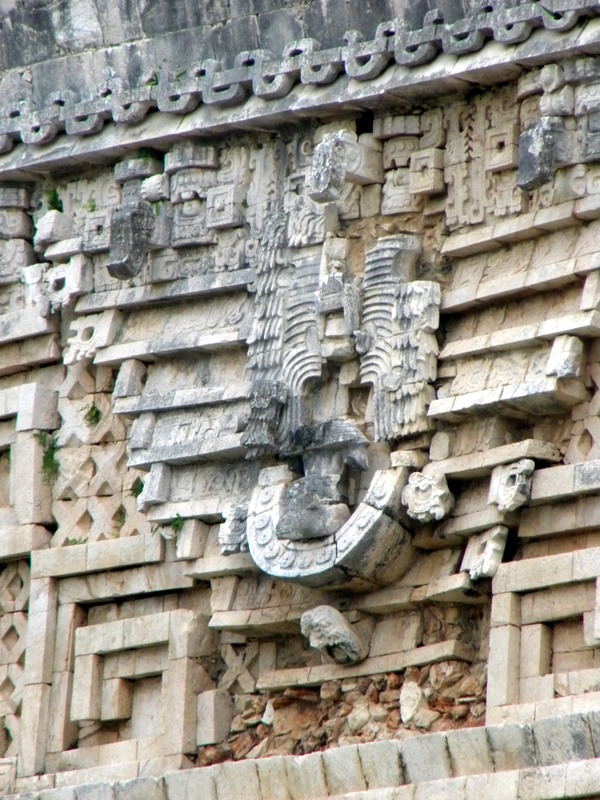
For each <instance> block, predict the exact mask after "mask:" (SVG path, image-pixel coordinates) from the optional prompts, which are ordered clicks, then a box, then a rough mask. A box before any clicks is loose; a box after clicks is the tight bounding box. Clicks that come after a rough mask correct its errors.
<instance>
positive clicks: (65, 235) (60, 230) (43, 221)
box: [10, 211, 75, 253]
mask: <svg viewBox="0 0 600 800" xmlns="http://www.w3.org/2000/svg"><path fill="white" fill-rule="evenodd" d="M29 224H30V223H29V222H28V227H29ZM74 235H75V230H74V228H73V223H72V221H71V220H70V219H69V217H68V216H67V215H66V214H63V212H62V211H48V212H47V213H46V214H44V216H43V217H40V219H39V220H38V222H37V226H36V231H35V236H34V239H33V246H34V249H35V251H36V252H37V253H42V252H43V251H44V250H45V249H46V247H47V246H48V245H49V244H52V243H53V242H60V241H61V239H71V238H72V237H73V236H74ZM10 238H12V237H10Z"/></svg>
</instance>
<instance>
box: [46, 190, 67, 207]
mask: <svg viewBox="0 0 600 800" xmlns="http://www.w3.org/2000/svg"><path fill="white" fill-rule="evenodd" d="M44 201H45V203H46V208H47V209H48V211H62V210H63V203H62V200H61V199H60V197H59V196H58V192H57V191H56V189H46V191H45V192H44Z"/></svg>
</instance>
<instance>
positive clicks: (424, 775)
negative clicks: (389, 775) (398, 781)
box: [401, 733, 452, 783]
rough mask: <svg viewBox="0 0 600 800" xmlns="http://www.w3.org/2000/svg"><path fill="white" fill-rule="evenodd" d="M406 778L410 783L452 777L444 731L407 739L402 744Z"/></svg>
mask: <svg viewBox="0 0 600 800" xmlns="http://www.w3.org/2000/svg"><path fill="white" fill-rule="evenodd" d="M401 753H402V762H403V763H404V769H405V780H407V781H409V782H410V783H420V782H421V781H433V780H443V779H444V778H451V777H452V768H451V765H450V756H449V753H448V742H447V737H446V734H444V733H430V734H427V735H425V736H416V737H411V738H409V739H405V740H404V741H403V742H402V746H401Z"/></svg>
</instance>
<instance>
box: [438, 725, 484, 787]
mask: <svg viewBox="0 0 600 800" xmlns="http://www.w3.org/2000/svg"><path fill="white" fill-rule="evenodd" d="M448 750H449V751H450V761H451V763H452V770H453V772H454V774H455V775H476V774H478V773H486V772H493V771H494V766H495V765H494V762H493V760H492V754H491V752H490V745H489V743H488V738H487V733H486V730H485V728H465V729H464V730H457V731H452V735H451V736H448Z"/></svg>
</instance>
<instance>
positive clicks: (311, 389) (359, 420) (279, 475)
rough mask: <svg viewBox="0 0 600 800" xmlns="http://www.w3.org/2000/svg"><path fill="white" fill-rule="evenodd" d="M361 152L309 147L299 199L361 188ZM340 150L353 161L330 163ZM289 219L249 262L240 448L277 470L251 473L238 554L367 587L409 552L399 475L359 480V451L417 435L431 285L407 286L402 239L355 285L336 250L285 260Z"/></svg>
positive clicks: (338, 146) (425, 395)
mask: <svg viewBox="0 0 600 800" xmlns="http://www.w3.org/2000/svg"><path fill="white" fill-rule="evenodd" d="M363 150H364V147H361V146H359V145H358V144H357V143H356V141H355V140H353V139H352V137H351V136H341V135H340V136H338V137H329V138H327V137H326V138H325V139H324V140H323V143H322V144H321V145H319V146H318V147H317V150H316V155H315V159H314V160H313V164H312V172H311V174H310V187H311V189H310V195H311V197H312V198H313V201H315V200H316V201H321V200H322V201H329V200H331V198H332V196H335V197H338V196H339V193H340V191H343V186H344V182H350V183H352V182H354V183H361V182H365V181H367V180H369V181H371V182H372V176H371V177H369V175H370V173H371V172H373V169H374V168H373V164H374V159H373V154H374V152H375V151H373V152H371V150H370V148H369V152H366V153H363ZM346 151H348V152H350V153H351V154H353V155H354V156H356V157H355V158H350V157H348V158H347V159H346V160H344V159H341V158H340V157H339V156H340V152H346ZM359 156H360V158H359ZM332 159H333V160H332ZM334 162H335V163H334ZM355 162H356V163H355ZM357 164H358V166H357ZM319 170H322V171H324V172H325V173H326V174H323V175H320V174H319ZM332 170H333V172H332ZM334 173H335V174H334ZM323 186H329V187H330V190H327V191H325V190H323ZM319 206H320V207H321V212H319ZM328 206H329V203H328V202H323V203H321V204H319V203H318V202H317V203H315V209H316V211H315V212H314V213H315V214H317V217H318V213H321V214H325V215H327V214H328V213H329V212H328V211H327V210H326V209H327V208H328ZM288 207H290V208H291V207H295V206H294V205H293V204H290V203H288ZM292 217H293V215H287V216H286V215H285V214H283V213H281V214H273V215H272V216H271V217H270V218H269V219H268V220H267V222H266V224H265V227H264V229H263V233H262V236H261V237H260V240H259V241H258V244H257V247H256V250H255V253H254V259H255V260H254V274H255V282H254V285H253V287H252V289H253V292H254V313H253V321H252V326H251V332H250V335H249V337H248V340H247V341H248V368H249V374H250V381H251V386H250V388H251V392H250V415H249V419H248V421H247V425H246V428H245V431H244V433H243V435H242V443H243V444H244V445H245V446H246V448H247V454H246V456H247V458H250V459H252V460H255V459H258V458H261V459H262V458H265V457H268V456H275V457H278V458H280V459H284V460H286V461H287V463H288V465H289V467H291V469H285V468H282V467H266V468H264V469H263V470H262V471H261V473H260V475H259V483H258V486H257V487H256V488H255V490H254V491H253V493H252V496H251V498H250V502H249V506H248V517H247V527H246V533H247V542H248V548H249V551H250V554H251V555H252V558H253V559H254V561H255V562H256V564H257V565H258V566H259V567H260V569H261V570H263V571H264V572H266V573H267V574H269V575H271V576H274V577H278V578H287V579H290V580H294V581H297V582H301V583H305V584H308V585H311V586H339V587H342V586H343V587H346V588H348V587H352V588H357V589H366V588H374V587H376V586H380V585H382V584H385V583H388V582H391V581H393V580H395V579H397V578H398V577H399V576H400V575H402V574H403V573H404V572H405V571H406V570H407V569H408V567H409V566H410V564H411V563H412V560H413V556H414V550H413V547H412V544H411V534H410V532H409V531H408V530H407V528H406V522H407V520H406V516H405V512H404V510H403V509H402V503H401V495H402V489H403V487H404V486H405V484H406V480H407V478H408V471H407V470H406V469H404V468H399V469H395V470H394V469H389V460H387V458H386V461H385V466H386V467H388V468H385V469H381V470H373V468H372V467H370V466H369V451H370V450H371V449H373V447H374V443H375V442H382V443H386V442H389V443H393V442H395V441H396V440H398V439H399V438H402V437H406V436H414V435H416V434H418V433H421V432H425V431H427V430H429V429H430V423H429V421H428V420H427V416H426V412H427V406H428V404H429V402H430V400H431V399H432V398H433V397H434V396H435V393H434V390H433V386H432V382H433V380H435V377H436V374H437V354H438V347H437V340H436V337H435V330H436V329H437V327H438V324H439V304H440V288H439V285H438V284H437V283H434V282H430V281H417V280H415V278H416V265H417V260H418V258H419V256H420V253H421V243H420V240H419V238H418V237H416V236H410V235H398V236H389V237H384V238H382V239H379V241H378V242H377V243H376V244H375V246H374V247H373V248H372V249H371V250H369V251H368V252H367V254H366V266H365V270H364V277H363V278H362V282H359V281H357V280H356V279H355V278H354V277H353V276H352V274H351V270H350V269H348V268H347V265H346V261H345V257H346V253H347V249H346V248H344V247H343V246H339V247H338V246H335V245H334V242H335V241H343V240H336V239H331V238H329V239H327V246H326V247H325V248H323V247H320V246H314V247H303V248H302V250H299V249H298V243H299V241H300V239H299V238H298V229H297V228H298V217H295V218H292ZM315 219H317V218H315ZM317 223H318V219H317V222H316V223H315V221H314V220H312V218H311V222H310V225H311V228H310V231H312V233H311V232H308V233H307V236H308V237H309V239H308V240H307V241H309V242H310V243H312V242H313V241H314V236H315V235H316V236H317V238H318V239H320V241H319V242H317V244H322V242H323V240H324V239H325V236H326V233H325V228H326V227H327V226H323V225H320V224H317ZM307 224H308V223H307ZM292 231H293V238H292V237H291V232H292ZM314 231H319V233H318V234H315V233H314ZM310 237H313V238H312V239H311V238H310ZM300 238H301V237H300ZM290 243H293V245H294V246H291V244H290ZM331 254H335V258H333V257H332V255H331ZM346 373H347V374H351V375H353V378H352V379H351V380H348V383H351V384H352V385H353V386H354V387H356V389H357V390H361V391H363V393H364V394H365V395H366V394H367V393H369V395H370V399H369V401H368V412H367V419H365V414H364V411H363V412H362V413H359V414H352V413H349V411H350V404H349V403H348V402H346V403H345V404H344V403H343V402H342V400H341V399H340V395H341V394H342V391H345V392H346V393H349V389H347V388H344V389H343V390H342V389H341V388H340V387H339V383H340V382H341V381H340V376H341V375H342V374H343V375H345V374H346ZM336 381H337V382H338V384H337V385H338V389H337V397H336V396H334V392H335V391H336V390H335V389H334V388H332V387H335V386H336ZM342 399H343V398H342ZM371 415H372V424H371V423H370V421H369V419H370V418H371ZM365 423H366V424H365ZM379 447H380V448H381V445H380V446H379ZM373 452H375V451H373ZM378 452H384V451H381V450H380V451H378ZM369 470H370V471H369ZM361 475H363V476H364V477H362V478H361ZM448 510H449V509H448ZM437 518H441V517H437ZM224 535H225V534H224ZM224 544H225V543H224ZM226 549H227V548H226V547H224V552H225V550H226Z"/></svg>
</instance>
